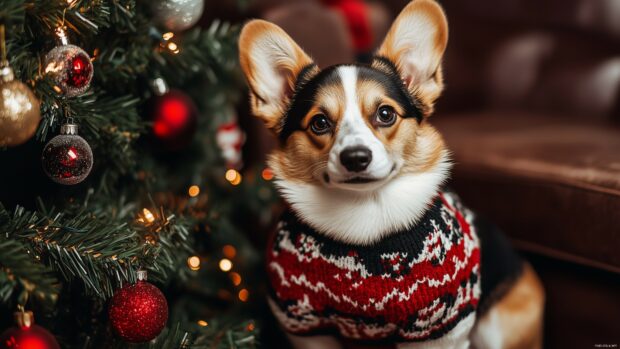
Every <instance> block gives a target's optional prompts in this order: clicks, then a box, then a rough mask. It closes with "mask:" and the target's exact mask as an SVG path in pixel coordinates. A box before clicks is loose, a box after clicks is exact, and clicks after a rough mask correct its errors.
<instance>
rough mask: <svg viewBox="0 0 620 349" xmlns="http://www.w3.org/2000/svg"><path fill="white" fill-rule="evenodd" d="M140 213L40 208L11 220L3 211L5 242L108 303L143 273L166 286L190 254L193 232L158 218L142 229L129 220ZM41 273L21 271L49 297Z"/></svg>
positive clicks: (17, 213)
mask: <svg viewBox="0 0 620 349" xmlns="http://www.w3.org/2000/svg"><path fill="white" fill-rule="evenodd" d="M93 201H96V200H93ZM118 207H121V209H120V210H119V209H118ZM135 207H136V205H134V204H124V205H121V206H116V209H113V210H112V211H111V210H110V209H106V208H104V207H99V208H97V209H90V208H89V207H88V206H87V205H84V206H82V207H79V206H77V205H75V206H74V207H70V208H69V209H67V210H65V211H64V212H59V211H57V210H55V209H53V208H52V209H49V210H48V209H46V208H45V207H43V206H42V205H41V208H40V209H39V210H38V211H37V212H28V211H25V210H24V209H23V208H17V209H16V210H15V213H14V214H13V215H12V216H10V215H9V214H8V212H7V211H6V210H5V209H4V207H0V216H1V217H4V219H3V220H2V222H0V227H1V229H2V231H3V232H4V234H3V237H2V238H3V239H5V240H4V241H11V244H12V245H9V246H12V248H14V249H18V250H19V249H21V251H24V253H28V254H30V255H31V256H35V258H37V259H40V260H41V262H42V263H43V264H44V265H46V266H49V267H50V268H51V269H53V270H55V271H56V272H58V273H59V274H60V276H62V278H63V279H64V280H66V281H75V280H80V281H81V282H83V283H84V285H85V288H86V290H87V292H90V293H92V294H94V295H96V296H98V297H101V298H104V299H105V298H108V297H110V296H111V295H112V294H113V291H114V290H115V289H116V288H117V287H119V286H120V285H121V284H123V283H126V282H135V280H136V271H137V270H138V268H140V267H143V268H147V269H148V270H150V271H151V273H150V275H151V276H152V278H151V279H153V280H165V279H166V277H167V275H168V273H169V272H170V271H171V270H173V269H174V268H175V267H176V266H177V265H178V260H179V259H182V258H184V255H183V254H179V251H186V253H187V251H189V250H190V248H189V244H188V242H187V239H188V236H189V231H188V229H187V227H186V226H184V225H182V224H176V222H174V220H175V218H174V216H164V215H163V212H160V213H157V212H156V213H155V215H154V217H153V221H152V222H149V224H148V225H142V224H137V223H135V221H134V219H133V217H129V214H128V212H135ZM4 241H3V242H4ZM3 265H4V264H3ZM10 266H11V265H8V264H7V265H6V267H10ZM42 268H43V267H41V266H40V267H39V268H32V269H29V268H22V269H20V271H21V272H22V273H23V274H24V275H25V276H24V278H25V279H27V280H29V281H30V282H31V283H32V284H34V287H35V288H37V289H38V290H40V291H42V292H43V291H44V290H47V291H48V293H50V291H49V289H48V288H45V286H46V285H48V283H49V282H47V281H46V279H43V281H46V283H43V284H41V285H39V284H38V283H37V282H36V280H42V279H41V277H40V276H39V275H40V274H41V269H42ZM7 284H8V282H5V283H3V286H2V287H0V289H5V288H6V287H7V286H6V285H7ZM49 296H50V297H51V296H52V294H51V293H50V294H49Z"/></svg>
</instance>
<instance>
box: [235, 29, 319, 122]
mask: <svg viewBox="0 0 620 349" xmlns="http://www.w3.org/2000/svg"><path fill="white" fill-rule="evenodd" d="M239 61H240V63H241V68H242V69H243V72H244V73H245V77H246V79H247V81H248V84H249V86H250V99H251V100H250V103H251V107H252V113H253V114H254V115H256V116H258V117H259V118H261V119H263V121H265V123H266V125H267V127H268V128H270V129H272V130H274V131H275V132H276V133H277V132H279V131H280V130H279V127H280V124H281V122H280V120H281V118H282V117H283V116H284V113H285V112H286V108H287V106H288V104H289V103H290V100H291V97H292V95H293V92H294V90H295V84H296V82H297V78H298V77H299V74H300V72H301V71H302V70H303V69H304V68H305V67H307V66H309V65H311V64H313V62H312V59H310V57H308V55H307V54H306V53H305V52H304V51H303V50H302V49H301V48H300V47H299V46H298V45H297V44H296V43H295V41H293V39H291V37H290V36H288V35H287V34H286V33H285V32H284V30H282V28H280V27H278V26H277V25H275V24H273V23H269V22H266V21H263V20H252V21H250V22H248V23H247V24H246V25H245V26H244V27H243V30H242V31H241V35H240V37H239ZM313 70H315V71H318V68H316V67H314V68H313Z"/></svg>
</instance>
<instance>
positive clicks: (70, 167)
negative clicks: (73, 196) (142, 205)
mask: <svg viewBox="0 0 620 349" xmlns="http://www.w3.org/2000/svg"><path fill="white" fill-rule="evenodd" d="M77 130H78V127H77V125H74V124H65V125H62V126H61V127H60V134H59V135H58V136H56V137H54V138H52V140H51V141H49V142H48V143H47V144H46V145H45V148H43V155H42V156H41V162H42V165H43V170H44V171H45V174H47V176H48V177H49V178H50V179H52V180H53V181H54V182H56V183H59V184H65V185H73V184H78V183H80V182H82V181H83V180H84V179H85V178H86V177H87V176H88V174H89V173H90V170H91V169H92V168H93V151H92V150H91V149H90V145H88V142H86V141H85V140H84V138H82V137H80V136H78V134H77Z"/></svg>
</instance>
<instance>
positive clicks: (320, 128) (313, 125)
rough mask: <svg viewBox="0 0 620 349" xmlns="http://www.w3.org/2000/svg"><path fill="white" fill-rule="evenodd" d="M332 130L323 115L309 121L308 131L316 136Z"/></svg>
mask: <svg viewBox="0 0 620 349" xmlns="http://www.w3.org/2000/svg"><path fill="white" fill-rule="evenodd" d="M331 128H332V124H331V122H330V121H329V119H328V118H327V116H325V115H323V114H317V115H315V116H313V117H312V120H311V121H310V129H311V130H312V132H314V133H315V134H317V135H322V134H325V133H327V132H329V131H330V130H331Z"/></svg>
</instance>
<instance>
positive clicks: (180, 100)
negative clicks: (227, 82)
mask: <svg viewBox="0 0 620 349" xmlns="http://www.w3.org/2000/svg"><path fill="white" fill-rule="evenodd" d="M146 112H147V115H148V116H149V119H150V120H151V121H153V136H154V137H155V139H156V141H157V143H160V144H161V145H162V146H163V147H164V148H165V149H166V150H173V151H174V150H180V149H182V148H184V147H186V146H187V145H189V143H191V141H192V139H193V137H194V133H195V132H196V124H197V121H198V112H197V110H196V106H195V105H194V102H193V101H192V100H191V98H189V97H188V96H187V95H186V94H185V93H183V92H181V91H176V90H172V91H170V92H167V93H165V94H163V95H161V96H157V97H154V98H153V100H151V102H150V103H149V105H148V106H147V110H146Z"/></svg>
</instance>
